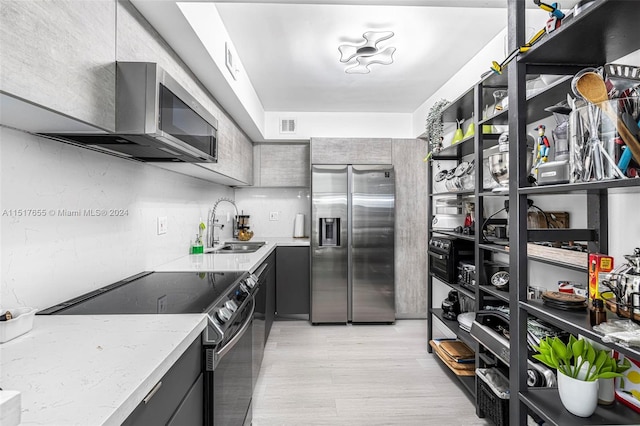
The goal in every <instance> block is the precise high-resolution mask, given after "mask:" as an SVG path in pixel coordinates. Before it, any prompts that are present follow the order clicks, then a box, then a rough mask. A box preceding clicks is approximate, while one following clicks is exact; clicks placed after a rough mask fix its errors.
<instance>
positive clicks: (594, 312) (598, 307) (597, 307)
mask: <svg viewBox="0 0 640 426" xmlns="http://www.w3.org/2000/svg"><path fill="white" fill-rule="evenodd" d="M589 320H590V322H591V326H592V327H593V326H594V325H598V324H601V323H603V322H606V321H607V313H606V312H605V310H604V301H603V300H602V299H591V309H589Z"/></svg>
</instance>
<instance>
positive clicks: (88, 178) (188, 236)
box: [0, 127, 233, 308]
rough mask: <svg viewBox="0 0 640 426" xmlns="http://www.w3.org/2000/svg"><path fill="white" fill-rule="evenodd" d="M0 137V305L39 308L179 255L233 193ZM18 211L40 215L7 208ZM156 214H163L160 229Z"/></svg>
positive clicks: (3, 132) (19, 137) (27, 138)
mask: <svg viewBox="0 0 640 426" xmlns="http://www.w3.org/2000/svg"><path fill="white" fill-rule="evenodd" d="M0 139H1V140H2V143H1V144H0V157H1V165H2V169H1V171H0V182H1V185H2V188H1V193H2V199H1V200H0V211H1V212H2V216H1V217H0V223H1V229H0V230H1V232H2V238H1V241H0V247H1V256H0V258H1V262H2V263H1V267H2V268H1V269H2V272H1V281H0V282H1V290H0V305H2V306H34V307H38V308H45V307H47V306H50V305H52V304H54V303H57V302H61V301H64V300H67V299H69V298H71V297H74V296H78V295H80V294H83V293H85V292H88V291H91V290H93V289H96V288H98V287H101V286H104V285H107V284H111V283H113V282H115V281H118V280H120V279H122V278H125V277H128V276H130V275H133V274H136V273H139V272H141V271H145V270H152V269H153V268H154V266H156V265H159V264H162V263H165V262H167V261H170V260H173V259H175V258H177V257H180V256H183V255H186V254H188V250H189V245H190V242H191V241H192V240H193V239H195V235H196V233H197V230H198V224H199V221H200V219H201V218H202V219H203V220H206V216H207V210H208V208H210V207H211V206H212V205H213V203H214V202H215V200H216V199H217V198H219V197H221V196H227V197H233V190H231V189H230V188H228V187H225V186H221V185H216V184H212V183H208V182H205V181H202V180H199V179H194V178H190V177H187V176H183V175H180V174H177V173H173V172H169V171H165V170H162V169H159V168H157V167H153V166H150V165H145V164H142V163H138V162H133V161H129V160H124V159H120V158H116V157H113V156H110V155H105V154H101V153H97V152H93V151H90V150H87V149H82V148H77V147H74V146H71V145H67V144H63V143H60V142H55V141H51V140H49V139H44V138H41V137H38V136H35V135H31V134H28V133H23V132H20V131H16V130H12V129H9V128H5V127H0ZM20 209H22V210H24V209H43V211H44V212H45V214H46V216H44V217H30V216H22V217H18V216H16V214H17V213H12V212H11V210H20ZM62 209H64V210H78V209H80V210H83V209H107V210H110V209H124V210H126V214H125V215H124V216H119V217H117V216H116V217H90V216H81V217H63V216H61V215H60V214H59V210H62ZM52 212H55V215H54V214H52ZM23 214H24V213H23ZM158 216H166V217H167V220H168V231H167V233H166V234H165V235H160V236H159V235H157V217H158ZM227 232H228V233H229V234H230V232H231V231H230V228H229V231H227ZM223 237H224V236H223Z"/></svg>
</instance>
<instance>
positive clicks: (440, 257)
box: [427, 250, 448, 260]
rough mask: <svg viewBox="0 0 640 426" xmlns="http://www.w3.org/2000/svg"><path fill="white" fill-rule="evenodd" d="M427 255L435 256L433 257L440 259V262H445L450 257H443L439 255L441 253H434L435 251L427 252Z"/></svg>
mask: <svg viewBox="0 0 640 426" xmlns="http://www.w3.org/2000/svg"><path fill="white" fill-rule="evenodd" d="M427 253H428V254H429V256H433V257H435V258H436V259H440V260H445V259H447V257H448V256H444V255H442V254H439V253H436V252H433V251H431V250H429V251H427Z"/></svg>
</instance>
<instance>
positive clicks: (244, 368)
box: [38, 272, 260, 426]
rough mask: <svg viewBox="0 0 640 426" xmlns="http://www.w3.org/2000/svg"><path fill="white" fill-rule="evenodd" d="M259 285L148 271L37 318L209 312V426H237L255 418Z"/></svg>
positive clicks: (226, 275) (227, 277) (224, 275)
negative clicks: (255, 332)
mask: <svg viewBox="0 0 640 426" xmlns="http://www.w3.org/2000/svg"><path fill="white" fill-rule="evenodd" d="M259 274H260V272H258V275H259ZM259 281H260V280H259V278H258V277H257V276H256V275H253V274H249V273H247V272H200V273H197V272H144V273H141V274H138V275H135V276H132V277H130V278H127V279H125V280H122V281H120V282H117V283H115V284H111V285H108V286H106V287H103V288H100V289H98V290H95V291H92V292H90V293H87V294H85V295H82V296H80V297H77V298H75V299H72V300H69V301H67V302H63V303H60V304H58V305H56V306H52V307H50V308H48V309H45V310H43V311H40V312H39V313H38V314H39V315H102V314H105V315H108V314H186V313H205V314H207V317H208V324H207V327H206V329H205V331H204V333H203V337H202V342H203V351H204V352H203V359H204V365H203V366H202V369H203V373H204V386H205V388H204V392H203V393H204V398H205V399H204V419H205V425H216V426H224V425H230V426H231V425H233V426H237V425H242V424H246V423H249V424H250V422H251V418H252V416H251V409H250V407H251V396H252V394H253V378H252V359H253V354H252V352H253V337H252V325H253V316H254V312H255V307H256V303H255V300H254V295H255V293H256V292H257V291H258V289H259V286H260V284H259Z"/></svg>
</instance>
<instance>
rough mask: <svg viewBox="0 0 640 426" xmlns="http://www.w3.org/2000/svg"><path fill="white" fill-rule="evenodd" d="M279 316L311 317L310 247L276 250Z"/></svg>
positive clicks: (277, 310)
mask: <svg viewBox="0 0 640 426" xmlns="http://www.w3.org/2000/svg"><path fill="white" fill-rule="evenodd" d="M276 265H277V268H276V283H277V284H276V312H277V314H278V316H286V315H307V316H308V315H309V287H310V280H309V247H278V248H277V249H276Z"/></svg>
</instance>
